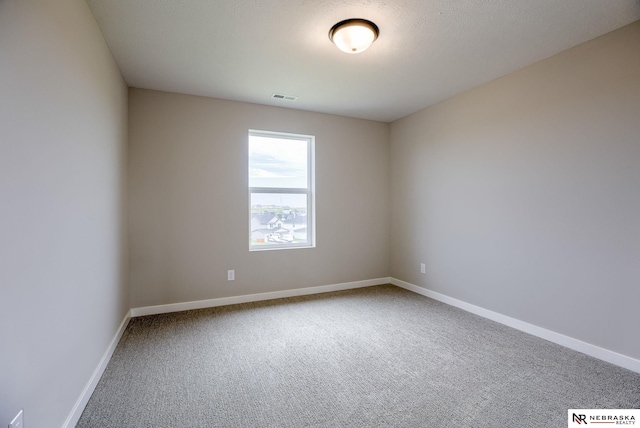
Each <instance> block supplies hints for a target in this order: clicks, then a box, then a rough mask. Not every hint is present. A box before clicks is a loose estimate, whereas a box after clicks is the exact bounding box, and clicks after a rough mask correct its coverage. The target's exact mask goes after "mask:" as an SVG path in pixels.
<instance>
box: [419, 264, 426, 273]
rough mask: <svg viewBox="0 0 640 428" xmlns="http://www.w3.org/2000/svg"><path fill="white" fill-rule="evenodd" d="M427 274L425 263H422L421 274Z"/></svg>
mask: <svg viewBox="0 0 640 428" xmlns="http://www.w3.org/2000/svg"><path fill="white" fill-rule="evenodd" d="M426 272H427V267H426V266H425V264H424V263H420V273H426Z"/></svg>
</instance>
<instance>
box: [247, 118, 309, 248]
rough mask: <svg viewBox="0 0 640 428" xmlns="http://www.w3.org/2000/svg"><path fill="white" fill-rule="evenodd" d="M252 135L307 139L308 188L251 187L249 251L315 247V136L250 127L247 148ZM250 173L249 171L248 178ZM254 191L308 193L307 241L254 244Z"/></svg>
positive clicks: (249, 199) (249, 200)
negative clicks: (252, 197)
mask: <svg viewBox="0 0 640 428" xmlns="http://www.w3.org/2000/svg"><path fill="white" fill-rule="evenodd" d="M252 136H257V137H271V138H278V139H291V140H298V141H299V140H306V141H307V188H306V189H305V188H287V187H249V198H248V206H249V209H248V212H249V228H248V229H249V251H270V250H289V249H300V248H315V246H316V215H315V214H316V203H315V136H313V135H303V134H292V133H287V132H273V131H261V130H255V129H249V133H248V137H247V150H248V148H249V139H250V137H252ZM248 167H249V155H248V153H247V169H248ZM247 172H248V171H247ZM248 178H249V174H248V173H247V179H248ZM254 193H276V194H277V193H281V194H306V195H307V242H305V243H286V244H268V245H252V243H251V232H252V231H251V218H252V214H251V195H252V194H254Z"/></svg>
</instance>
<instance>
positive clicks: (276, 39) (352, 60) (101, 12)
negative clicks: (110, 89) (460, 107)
mask: <svg viewBox="0 0 640 428" xmlns="http://www.w3.org/2000/svg"><path fill="white" fill-rule="evenodd" d="M87 3H88V4H89V6H90V7H91V10H92V11H93V14H94V15H95V17H96V20H97V21H98V24H99V25H100V28H101V29H102V32H103V34H104V36H105V38H106V40H107V43H108V44H109V46H110V48H111V51H112V52H113V55H114V57H115V59H116V62H117V63H118V66H119V67H120V70H121V71H122V74H123V75H124V78H125V80H126V82H127V84H128V85H129V86H132V87H136V88H147V89H156V90H161V91H169V92H178V93H184V94H194V95H204V96H209V97H215V98H223V99H230V100H238V101H247V102H253V103H259V104H267V105H277V106H282V107H290V108H296V109H303V110H311V111H318V112H325V113H333V114H339V115H344V116H352V117H359V118H365V119H373V120H379V121H385V122H388V121H393V120H395V119H398V118H401V117H403V116H406V115H408V114H410V113H413V112H415V111H417V110H420V109H421V108H424V107H426V106H429V105H431V104H434V103H436V102H438V101H440V100H443V99H445V98H448V97H451V96H452V95H455V94H458V93H460V92H463V91H465V90H467V89H470V88H473V87H475V86H478V85H480V84H482V83H485V82H488V81H490V80H493V79H495V78H497V77H500V76H503V75H505V74H508V73H510V72H512V71H515V70H517V69H519V68H522V67H525V66H527V65H529V64H532V63H534V62H536V61H539V60H541V59H544V58H547V57H549V56H551V55H554V54H556V53H558V52H561V51H563V50H565V49H568V48H570V47H572V46H575V45H578V44H580V43H582V42H585V41H587V40H590V39H593V38H595V37H597V36H599V35H601V34H604V33H607V32H609V31H612V30H615V29H616V28H619V27H622V26H624V25H626V24H629V23H631V22H634V21H636V20H638V19H640V1H639V0H456V1H454V0H428V1H426V0H298V1H294V0H87ZM346 18H365V19H369V20H371V21H373V22H375V23H376V24H377V25H378V27H379V28H380V37H379V38H378V40H377V41H376V42H375V43H374V44H373V46H372V47H371V48H369V49H368V50H367V51H365V52H364V53H362V54H359V55H349V54H345V53H343V52H341V51H339V50H338V49H337V48H336V47H335V46H334V45H333V44H332V43H331V42H330V41H329V38H328V32H329V29H330V28H331V26H332V25H333V24H335V23H336V22H338V21H341V20H343V19H346ZM274 92H276V93H282V94H286V95H294V96H297V97H298V99H297V100H296V101H282V100H274V99H272V98H271V95H272V94H273V93H274Z"/></svg>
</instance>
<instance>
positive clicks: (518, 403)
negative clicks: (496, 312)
mask: <svg viewBox="0 0 640 428" xmlns="http://www.w3.org/2000/svg"><path fill="white" fill-rule="evenodd" d="M639 407H640V374H637V373H633V372H631V371H628V370H625V369H622V368H619V367H616V366H613V365H611V364H608V363H605V362H602V361H599V360H596V359H594V358H591V357H588V356H586V355H583V354H580V353H577V352H574V351H571V350H569V349H566V348H563V347H561V346H558V345H555V344H553V343H551V342H547V341H545V340H542V339H538V338H536V337H533V336H530V335H528V334H525V333H522V332H520V331H518V330H514V329H511V328H509V327H505V326H503V325H501V324H498V323H495V322H493V321H489V320H486V319H484V318H481V317H478V316H475V315H472V314H469V313H467V312H464V311H462V310H459V309H456V308H453V307H451V306H447V305H445V304H442V303H439V302H437V301H434V300H431V299H428V298H426V297H423V296H420V295H417V294H414V293H411V292H408V291H405V290H403V289H400V288H397V287H394V286H390V285H388V286H378V287H369V288H363V289H357V290H349V291H342V292H336V293H327V294H321V295H315V296H306V297H297V298H288V299H281V300H273V301H268V302H258V303H250V304H241V305H234V306H226V307H219V308H211V309H203V310H197V311H188V312H179V313H172V314H165V315H155V316H148V317H140V318H134V319H132V320H131V322H130V324H129V326H128V327H127V329H126V331H125V333H124V335H123V337H122V339H121V341H120V343H119V344H118V347H117V349H116V351H115V353H114V354H113V357H112V359H111V362H110V363H109V365H108V367H107V369H106V371H105V373H104V375H103V376H102V379H101V380H100V382H99V384H98V386H97V388H96V390H95V392H94V394H93V396H92V397H91V399H90V400H89V403H88V405H87V407H86V409H85V411H84V413H83V414H82V417H81V419H80V421H79V423H78V425H77V426H78V427H100V428H123V427H154V428H157V427H165V428H169V427H188V428H197V427H512V426H513V427H516V426H517V427H566V426H567V409H569V408H639Z"/></svg>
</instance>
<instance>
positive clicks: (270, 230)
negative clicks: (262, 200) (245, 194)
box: [251, 213, 293, 242]
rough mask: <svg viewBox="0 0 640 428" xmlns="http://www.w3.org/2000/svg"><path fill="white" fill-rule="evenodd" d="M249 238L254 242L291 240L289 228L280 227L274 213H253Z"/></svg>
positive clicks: (280, 224)
mask: <svg viewBox="0 0 640 428" xmlns="http://www.w3.org/2000/svg"><path fill="white" fill-rule="evenodd" d="M251 240H252V241H254V242H292V241H293V233H291V230H289V229H284V228H283V227H282V220H280V218H278V216H277V215H275V213H262V214H254V215H253V216H252V217H251Z"/></svg>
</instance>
